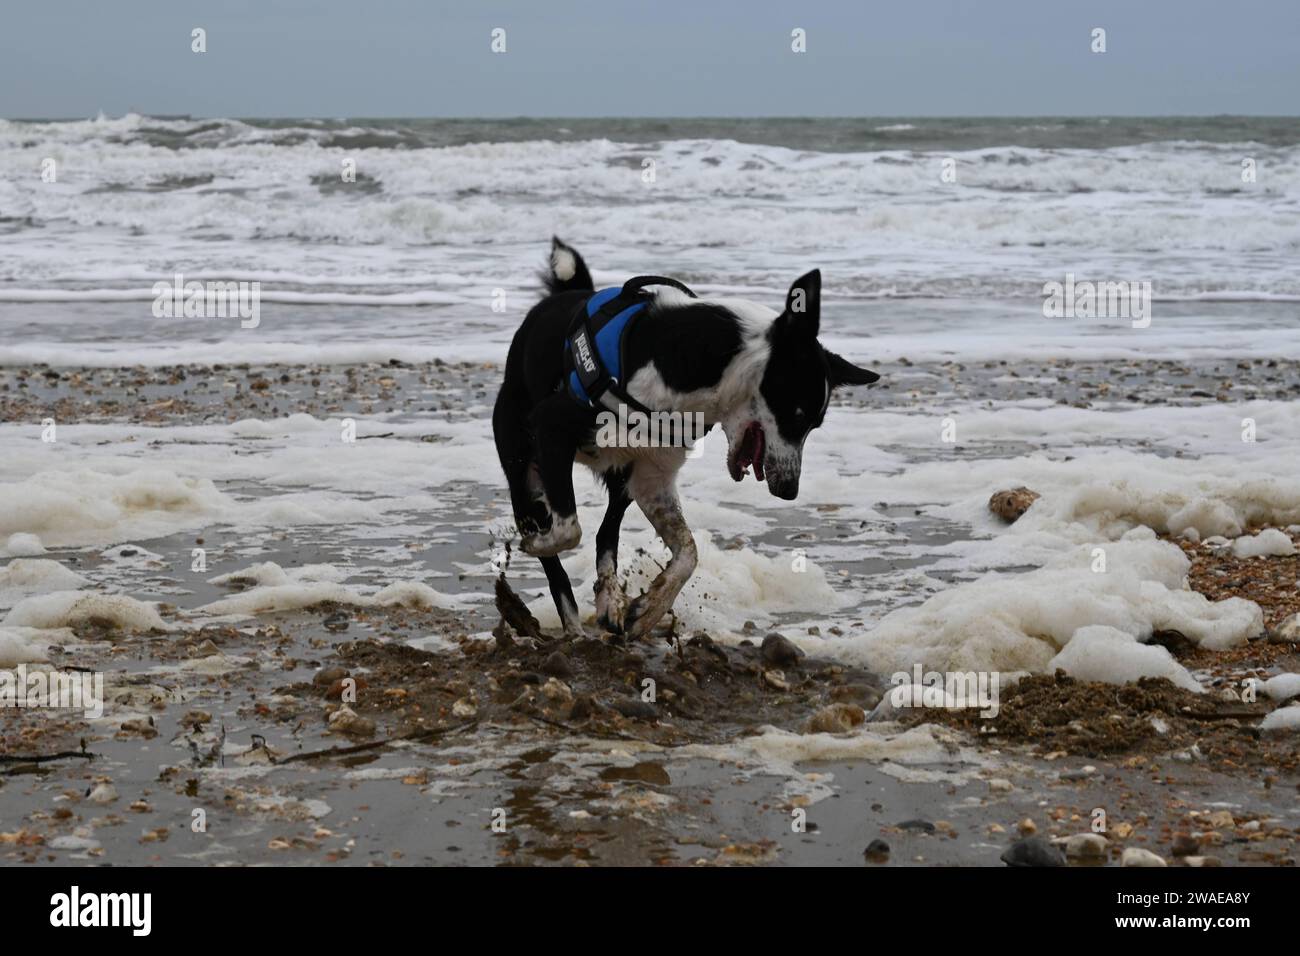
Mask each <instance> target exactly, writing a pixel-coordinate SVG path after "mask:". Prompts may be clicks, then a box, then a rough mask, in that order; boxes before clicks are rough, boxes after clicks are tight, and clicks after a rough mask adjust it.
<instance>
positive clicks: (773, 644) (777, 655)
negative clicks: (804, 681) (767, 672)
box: [762, 631, 804, 667]
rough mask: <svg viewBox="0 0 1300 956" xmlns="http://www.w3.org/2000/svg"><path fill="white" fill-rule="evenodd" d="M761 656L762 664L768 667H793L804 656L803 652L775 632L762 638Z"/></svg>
mask: <svg viewBox="0 0 1300 956" xmlns="http://www.w3.org/2000/svg"><path fill="white" fill-rule="evenodd" d="M762 655H763V663H764V664H767V665H768V666H769V667H795V666H798V664H799V658H801V657H803V656H804V654H803V651H801V650H799V648H797V647H795V646H794V644H793V643H791V642H790V641H789V640H788V639H786V638H784V637H782V636H781V635H780V634H778V633H776V632H775V631H773V632H772V633H771V634H769V635H767V637H765V638H763V646H762Z"/></svg>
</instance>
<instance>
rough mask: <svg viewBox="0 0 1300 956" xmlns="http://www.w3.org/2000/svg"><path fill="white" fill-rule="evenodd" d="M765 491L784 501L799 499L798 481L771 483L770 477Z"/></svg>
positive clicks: (796, 479)
mask: <svg viewBox="0 0 1300 956" xmlns="http://www.w3.org/2000/svg"><path fill="white" fill-rule="evenodd" d="M767 490H768V491H770V492H772V494H774V495H776V496H777V497H778V498H783V499H785V500H786V501H794V499H796V498H798V497H799V479H798V478H795V479H793V480H791V481H773V480H772V479H771V478H770V477H769V478H768V480H767Z"/></svg>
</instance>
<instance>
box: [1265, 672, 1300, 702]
mask: <svg viewBox="0 0 1300 956" xmlns="http://www.w3.org/2000/svg"><path fill="white" fill-rule="evenodd" d="M1259 689H1260V691H1261V692H1263V693H1264V694H1265V695H1267V696H1268V697H1271V698H1273V700H1290V699H1291V698H1292V697H1296V696H1300V674H1278V675H1277V676H1276V677H1270V678H1269V679H1268V680H1266V681H1261V682H1260V684H1259Z"/></svg>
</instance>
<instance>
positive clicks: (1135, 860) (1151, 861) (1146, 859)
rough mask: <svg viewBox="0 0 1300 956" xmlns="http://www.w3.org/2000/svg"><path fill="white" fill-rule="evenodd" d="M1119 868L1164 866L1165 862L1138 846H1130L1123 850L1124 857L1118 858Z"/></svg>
mask: <svg viewBox="0 0 1300 956" xmlns="http://www.w3.org/2000/svg"><path fill="white" fill-rule="evenodd" d="M1119 865H1120V866H1165V865H1166V864H1165V861H1164V860H1163V859H1161V858H1160V857H1158V856H1156V854H1154V853H1152V852H1151V851H1150V850H1144V849H1142V847H1140V846H1131V847H1128V848H1127V849H1125V851H1124V855H1123V856H1122V857H1120V860H1119Z"/></svg>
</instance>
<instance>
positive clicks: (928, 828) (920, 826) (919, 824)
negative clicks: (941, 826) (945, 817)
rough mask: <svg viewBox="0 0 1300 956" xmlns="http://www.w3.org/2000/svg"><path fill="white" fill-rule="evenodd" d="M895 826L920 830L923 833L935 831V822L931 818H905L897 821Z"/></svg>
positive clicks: (901, 828)
mask: <svg viewBox="0 0 1300 956" xmlns="http://www.w3.org/2000/svg"><path fill="white" fill-rule="evenodd" d="M894 826H896V827H898V829H900V830H920V831H921V832H922V833H933V832H934V824H933V823H931V822H930V821H929V820H904V821H903V822H902V823H896V824H894Z"/></svg>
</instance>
